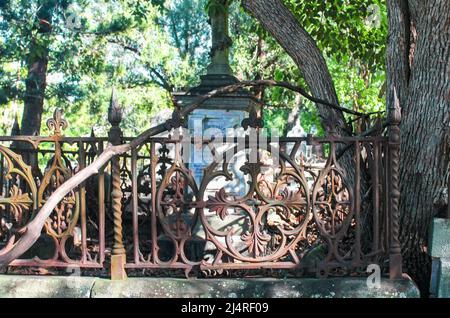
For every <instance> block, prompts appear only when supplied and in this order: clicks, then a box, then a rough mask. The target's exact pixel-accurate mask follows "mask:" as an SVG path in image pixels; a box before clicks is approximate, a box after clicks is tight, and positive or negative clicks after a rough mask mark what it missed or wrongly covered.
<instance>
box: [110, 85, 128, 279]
mask: <svg viewBox="0 0 450 318" xmlns="http://www.w3.org/2000/svg"><path fill="white" fill-rule="evenodd" d="M108 121H109V122H110V124H111V129H110V130H109V135H108V140H109V142H110V143H111V144H113V145H119V144H121V143H122V130H121V129H120V127H119V125H120V122H121V121H122V109H121V108H120V106H119V104H118V102H117V99H116V95H115V92H114V89H113V91H112V93H111V100H110V103H109V108H108ZM111 174H112V191H111V207H112V212H113V218H114V245H113V249H112V256H111V279H113V280H120V279H125V278H126V277H127V274H126V272H125V263H126V253H125V247H124V245H123V237H122V203H121V201H122V189H121V188H120V157H119V156H115V157H113V158H112V159H111Z"/></svg>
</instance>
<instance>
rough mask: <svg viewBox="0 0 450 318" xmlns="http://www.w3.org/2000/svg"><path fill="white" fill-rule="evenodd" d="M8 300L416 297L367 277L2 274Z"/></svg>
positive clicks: (410, 286) (412, 288)
mask: <svg viewBox="0 0 450 318" xmlns="http://www.w3.org/2000/svg"><path fill="white" fill-rule="evenodd" d="M0 297H3V298H5V297H7V298H168V297H170V298H280V297H282V298H417V297H419V291H418V289H417V287H416V285H415V284H414V283H413V281H412V280H411V279H410V278H408V277H406V276H405V277H404V279H401V280H389V279H387V278H383V279H382V280H381V284H380V287H379V288H374V287H373V288H368V287H367V284H366V278H328V279H316V278H288V279H274V278H248V279H231V278H229V279H226V278H224V279H182V278H156V277H142V278H128V279H125V280H121V281H112V280H109V279H103V278H95V277H79V276H68V277H63V276H26V275H20V276H19V275H0Z"/></svg>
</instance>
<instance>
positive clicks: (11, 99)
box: [0, 0, 387, 135]
mask: <svg viewBox="0 0 450 318" xmlns="http://www.w3.org/2000/svg"><path fill="white" fill-rule="evenodd" d="M285 3H286V4H287V5H288V6H289V7H290V9H291V10H292V11H293V12H294V14H295V15H296V17H297V18H298V20H299V22H300V23H301V24H302V25H303V26H304V27H305V29H306V30H307V31H308V32H309V33H310V34H311V35H312V37H313V38H314V39H315V40H316V41H317V43H318V45H319V47H320V48H321V50H322V51H323V52H324V55H325V58H326V61H327V63H328V66H329V68H330V72H331V74H332V77H333V79H334V83H335V86H336V90H337V93H338V97H339V100H340V103H341V105H342V106H344V107H348V108H352V109H356V110H359V111H364V112H367V111H375V110H380V109H383V108H384V98H383V96H382V94H380V91H382V86H383V84H384V82H385V73H384V67H385V66H384V53H385V52H384V51H385V39H386V34H387V22H386V9H385V4H384V2H383V1H380V0H373V1H362V0H355V1H319V0H314V1H297V0H285ZM369 5H377V6H378V7H379V8H380V11H379V12H380V25H379V26H373V25H370V24H368V22H367V21H368V18H369V17H370V16H371V15H373V12H372V11H370V10H369ZM223 8H224V6H223V1H219V0H213V1H209V0H151V1H140V0H98V1H89V0H64V1H62V0H61V1H56V0H5V1H0V117H1V119H2V120H1V121H0V134H8V133H9V132H10V129H11V127H12V122H13V118H14V116H15V114H17V115H18V116H19V117H20V115H21V112H22V110H23V99H24V92H25V80H27V76H28V74H27V62H28V61H29V60H33V59H34V58H36V57H40V56H43V55H44V54H46V52H47V51H48V58H49V65H48V70H47V89H46V96H45V100H44V101H45V102H44V108H45V114H44V116H43V118H44V119H45V118H47V117H50V116H51V114H52V112H53V110H54V108H56V107H60V108H63V109H64V110H65V117H66V118H68V120H69V122H70V124H71V126H70V127H71V128H70V130H69V131H68V132H67V133H68V134H73V135H80V134H81V135H88V134H90V130H91V127H94V130H95V132H96V134H97V135H106V131H107V129H108V126H109V124H108V122H107V119H106V115H107V107H108V102H109V95H110V92H111V88H112V87H113V86H115V87H116V89H117V91H118V96H119V100H120V103H121V104H122V105H123V107H124V113H125V116H124V121H123V127H124V130H125V134H126V135H136V134H138V133H139V132H141V131H143V130H144V129H145V128H148V127H147V125H148V121H149V120H148V119H149V117H152V116H153V115H154V114H155V113H156V112H158V111H160V110H161V109H164V108H167V107H172V106H171V101H170V98H169V95H168V93H167V90H168V89H170V90H182V89H184V88H186V87H192V86H194V85H196V84H197V83H198V81H199V76H200V75H201V74H204V73H205V69H206V66H207V65H208V63H209V49H210V40H209V39H210V32H209V25H208V22H207V21H208V17H207V16H206V14H205V11H208V10H221V9H223ZM43 16H47V17H48V19H49V20H51V30H50V32H46V33H42V32H38V30H39V28H40V27H42V22H40V20H39V18H38V17H43ZM230 36H231V38H232V40H233V46H232V47H231V56H232V58H231V64H232V68H233V69H234V71H235V74H236V75H237V76H238V77H239V78H240V79H246V80H253V79H261V78H273V79H276V80H280V81H288V82H292V83H297V84H298V85H301V86H304V87H305V86H306V85H305V83H304V80H303V79H302V76H301V74H300V72H299V70H298V68H297V67H296V65H295V64H294V63H293V62H292V60H291V58H290V57H289V56H288V55H287V54H286V53H285V52H284V51H283V49H282V48H281V47H280V46H279V45H278V44H277V43H276V41H275V40H274V39H273V38H272V37H271V36H270V35H269V34H268V33H267V32H266V31H265V30H264V29H263V28H262V27H261V26H260V25H259V23H257V22H256V21H255V20H254V19H253V18H252V17H250V16H249V15H248V14H247V13H245V12H244V11H243V9H242V8H241V7H240V3H239V1H231V4H230ZM31 43H33V45H30V44H31ZM29 80H32V79H31V78H30V79H29ZM257 93H260V92H257ZM261 98H262V99H263V101H264V102H265V103H266V104H267V107H266V108H265V110H264V116H265V118H264V119H265V125H266V127H269V128H277V129H279V130H280V131H281V133H285V132H286V131H285V130H286V129H288V127H287V119H288V116H289V114H290V112H291V111H292V109H293V107H294V106H298V103H300V107H299V109H300V114H299V120H300V121H301V124H302V126H303V128H304V129H305V131H307V132H318V133H319V134H320V133H321V132H322V128H321V125H320V118H319V117H318V115H317V112H316V110H315V107H314V105H313V104H312V103H310V102H309V101H307V100H305V99H303V98H302V99H300V101H299V100H298V97H297V96H296V94H294V93H292V92H289V91H286V90H283V89H280V88H271V89H266V90H265V91H264V92H263V94H262V96H261ZM42 133H43V134H45V133H46V131H45V129H44V130H43V131H42Z"/></svg>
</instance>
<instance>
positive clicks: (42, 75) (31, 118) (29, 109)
mask: <svg viewBox="0 0 450 318" xmlns="http://www.w3.org/2000/svg"><path fill="white" fill-rule="evenodd" d="M54 5H55V3H54V1H45V3H44V5H43V6H41V8H40V9H39V10H38V12H37V15H36V16H37V19H38V22H39V27H38V30H37V31H38V32H37V35H36V38H35V37H34V36H33V38H32V39H31V41H30V46H29V54H28V57H27V66H28V76H27V79H26V81H25V98H24V109H23V116H22V125H21V127H22V130H21V134H22V135H26V136H33V135H39V134H40V130H41V120H42V113H43V112H44V96H45V88H46V85H47V80H46V79H47V66H48V47H47V46H45V47H44V46H43V44H42V38H43V37H45V36H46V35H47V34H48V33H50V32H51V28H52V27H51V18H52V11H53V8H54ZM45 40H46V39H44V41H45Z"/></svg>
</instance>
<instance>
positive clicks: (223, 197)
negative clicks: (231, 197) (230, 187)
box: [206, 188, 229, 220]
mask: <svg viewBox="0 0 450 318" xmlns="http://www.w3.org/2000/svg"><path fill="white" fill-rule="evenodd" d="M228 205H229V204H228V201H227V194H226V192H225V189H224V188H222V189H220V190H219V191H217V192H216V193H215V195H214V196H211V195H210V196H208V201H206V208H208V209H209V210H210V211H212V212H216V214H217V216H219V217H220V218H221V219H222V220H223V219H225V218H226V217H227V216H228Z"/></svg>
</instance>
